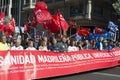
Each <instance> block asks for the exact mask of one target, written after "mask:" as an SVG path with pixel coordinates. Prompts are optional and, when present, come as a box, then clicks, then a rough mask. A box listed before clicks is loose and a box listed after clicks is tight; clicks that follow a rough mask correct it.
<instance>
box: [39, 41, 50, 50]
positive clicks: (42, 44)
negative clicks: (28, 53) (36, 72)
mask: <svg viewBox="0 0 120 80" xmlns="http://www.w3.org/2000/svg"><path fill="white" fill-rule="evenodd" d="M39 50H40V51H48V49H47V40H42V41H41V45H40V46H39Z"/></svg>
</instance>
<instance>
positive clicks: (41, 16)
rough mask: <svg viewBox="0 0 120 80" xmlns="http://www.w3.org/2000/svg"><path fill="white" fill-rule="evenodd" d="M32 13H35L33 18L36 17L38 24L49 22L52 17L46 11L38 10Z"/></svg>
mask: <svg viewBox="0 0 120 80" xmlns="http://www.w3.org/2000/svg"><path fill="white" fill-rule="evenodd" d="M34 13H35V16H36V19H37V22H38V23H42V22H43V21H45V20H50V19H52V16H51V14H50V13H49V12H48V10H41V9H38V10H34Z"/></svg>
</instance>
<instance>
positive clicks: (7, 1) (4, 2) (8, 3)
mask: <svg viewBox="0 0 120 80" xmlns="http://www.w3.org/2000/svg"><path fill="white" fill-rule="evenodd" d="M11 8H12V0H0V12H4V13H5V15H6V16H9V17H12V15H11Z"/></svg>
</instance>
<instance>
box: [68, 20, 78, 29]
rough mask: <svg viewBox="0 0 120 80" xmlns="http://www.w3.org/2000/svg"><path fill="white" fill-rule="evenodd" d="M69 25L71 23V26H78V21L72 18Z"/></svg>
mask: <svg viewBox="0 0 120 80" xmlns="http://www.w3.org/2000/svg"><path fill="white" fill-rule="evenodd" d="M69 25H70V27H71V28H76V25H77V21H76V20H70V21H69Z"/></svg>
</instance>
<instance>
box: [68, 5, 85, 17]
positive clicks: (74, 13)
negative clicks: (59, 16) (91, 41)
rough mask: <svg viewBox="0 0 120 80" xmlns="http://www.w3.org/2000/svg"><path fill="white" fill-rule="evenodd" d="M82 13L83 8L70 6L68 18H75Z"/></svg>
mask: <svg viewBox="0 0 120 80" xmlns="http://www.w3.org/2000/svg"><path fill="white" fill-rule="evenodd" d="M82 13H83V6H82V5H79V6H71V7H70V16H77V15H80V14H82Z"/></svg>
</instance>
